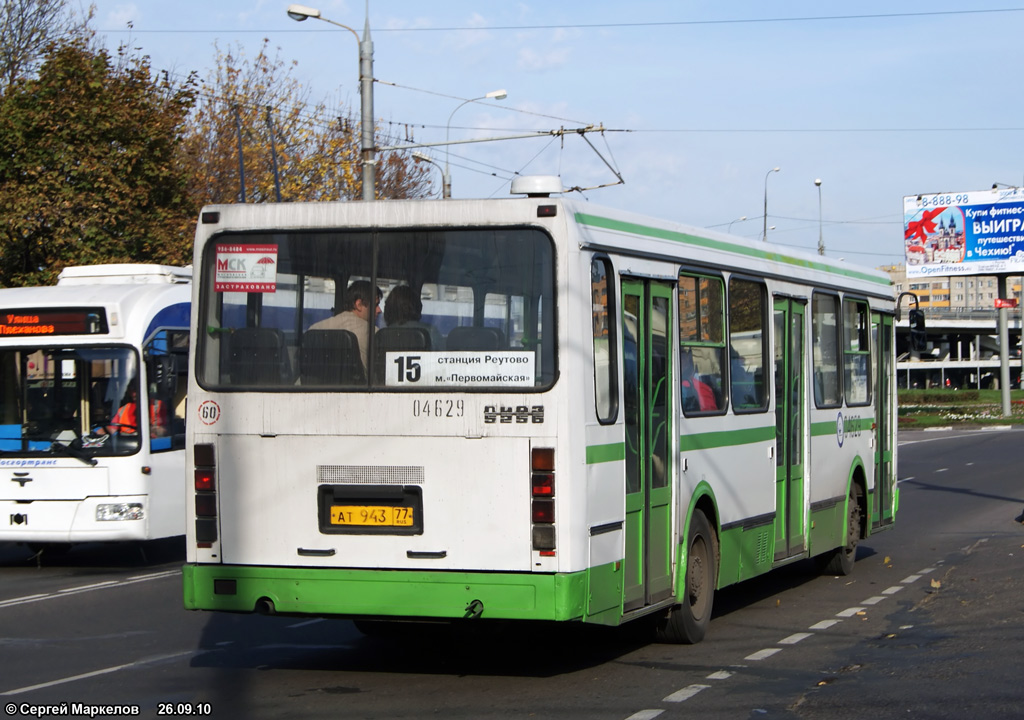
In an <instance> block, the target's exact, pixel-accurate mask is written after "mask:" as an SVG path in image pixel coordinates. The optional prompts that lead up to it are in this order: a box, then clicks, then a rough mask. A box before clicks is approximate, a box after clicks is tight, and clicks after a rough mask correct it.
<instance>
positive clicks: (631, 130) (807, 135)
mask: <svg viewBox="0 0 1024 720" xmlns="http://www.w3.org/2000/svg"><path fill="white" fill-rule="evenodd" d="M83 1H84V0H83ZM92 3H93V4H94V5H95V8H96V14H95V19H94V22H93V27H94V28H95V29H96V30H97V31H98V34H99V36H100V39H101V40H102V41H103V42H104V43H106V44H107V45H108V46H109V47H110V48H112V49H115V48H116V47H117V46H118V45H119V44H121V43H124V42H127V43H130V44H131V45H132V46H135V47H137V48H139V49H140V51H141V52H142V53H143V54H145V55H149V56H150V58H151V60H152V66H153V68H154V69H155V70H169V71H171V72H173V73H176V74H179V75H181V76H184V75H187V74H188V72H190V71H196V72H198V74H199V75H200V76H201V77H209V76H211V75H212V72H211V71H212V68H213V67H214V66H215V57H216V48H217V47H219V48H220V49H221V50H225V49H241V50H243V51H244V52H246V54H247V55H249V56H254V55H255V54H256V53H257V52H258V51H259V49H260V46H261V44H262V43H263V40H264V38H267V39H268V40H269V44H270V47H271V48H272V49H273V50H274V51H279V56H280V58H281V59H282V60H283V61H285V62H287V63H291V62H292V61H294V62H295V63H296V66H295V68H294V70H293V75H294V76H295V77H296V78H298V79H299V80H300V81H301V82H302V83H303V84H304V85H305V87H306V88H307V89H308V90H309V92H310V98H311V99H312V100H327V101H328V102H330V103H333V104H335V105H342V106H344V108H346V109H347V110H348V111H351V112H352V113H353V114H355V115H356V116H358V115H359V111H360V105H359V103H360V95H359V67H358V45H357V42H356V37H355V36H354V35H353V34H352V33H351V32H349V31H348V30H345V29H342V28H338V27H336V26H334V25H332V24H329V23H327V22H323V21H322V20H315V19H309V20H306V21H304V22H302V23H298V22H295V21H293V20H291V19H289V18H288V16H287V14H286V10H287V7H288V4H289V3H288V2H287V1H286V0H272V1H271V0H177V1H176V2H173V3H171V2H165V1H162V0H161V1H158V0H136V2H124V1H123V0H92ZM305 4H306V5H307V6H311V7H316V8H318V9H319V10H320V11H321V13H322V15H323V17H325V18H328V19H330V20H332V21H334V22H337V23H341V24H344V25H347V26H349V27H351V28H353V29H354V30H355V31H356V32H357V33H358V35H359V36H360V37H362V36H363V35H364V26H365V24H366V21H367V18H368V19H369V28H370V35H371V37H372V40H373V50H374V55H373V62H374V68H373V76H374V79H375V83H374V114H375V116H376V117H377V119H378V123H379V126H380V127H381V128H383V129H384V130H386V131H387V132H388V133H389V134H390V135H391V137H392V142H397V143H402V144H405V142H406V139H407V138H411V140H412V142H416V143H423V144H425V145H429V144H430V143H440V142H444V141H445V139H446V137H448V138H450V139H451V140H465V139H471V138H474V139H479V138H499V137H504V136H509V135H517V134H529V133H534V132H536V131H543V132H544V133H547V132H548V131H552V130H558V129H560V128H565V129H567V130H570V129H571V130H576V129H578V128H584V127H588V126H593V127H594V128H598V129H601V128H603V132H599V131H595V132H591V133H588V134H586V135H582V136H581V135H580V134H578V133H568V134H566V135H565V136H564V137H558V136H553V135H549V134H545V135H543V136H541V137H531V138H528V139H505V140H494V141H488V142H479V143H472V144H459V145H450V146H447V148H446V147H444V146H434V147H425V148H423V149H422V151H423V152H425V153H427V154H428V155H430V156H431V157H433V158H434V159H435V161H436V163H437V165H438V167H435V168H432V169H433V170H436V173H435V178H434V179H435V191H436V193H437V194H438V195H439V194H440V189H441V170H440V167H442V166H444V165H445V164H446V163H447V164H448V166H449V167H450V170H451V178H452V195H453V197H456V198H493V197H498V198H500V197H507V196H509V190H510V183H511V179H512V178H513V177H514V176H515V175H517V174H519V175H557V176H559V177H560V178H561V181H562V185H563V187H567V188H570V187H578V188H586V189H584V190H582V191H579V192H577V193H574V194H575V195H578V196H580V197H582V198H583V199H585V200H586V201H587V202H591V203H594V204H596V205H602V206H610V207H615V208H621V209H625V210H630V211H634V212H639V213H642V214H645V215H651V216H655V217H660V218H665V219H668V220H672V221H676V222H680V223H685V224H687V225H692V226H696V227H702V228H703V227H707V228H715V229H717V230H721V231H730V232H732V233H733V234H735V235H739V236H742V237H746V238H749V239H751V240H755V241H756V240H760V239H761V238H762V235H763V233H764V229H765V226H767V236H768V239H769V240H770V241H771V242H773V243H779V244H781V245H785V246H790V247H798V248H803V249H806V250H810V251H812V252H814V251H816V249H817V248H818V243H819V239H820V240H821V241H822V242H823V244H824V247H825V253H826V255H829V256H831V257H836V258H843V259H844V260H845V261H847V262H850V263H856V264H860V265H868V266H871V267H878V266H882V265H888V264H894V263H900V262H902V261H903V256H902V253H903V247H904V244H903V225H902V221H903V215H902V210H903V197H904V196H908V195H918V194H927V193H937V192H961V191H976V190H984V189H988V188H991V187H992V184H993V183H996V182H999V183H1004V184H1008V185H1021V184H1024V143H1022V142H1021V137H1022V134H1024V112H1022V111H1024V93H1022V91H1021V89H1020V82H1019V68H1020V67H1022V63H1021V60H1022V54H1024V43H1022V42H1021V36H1022V35H1024V1H1022V0H1002V2H1000V1H999V0H949V1H947V0H931V1H930V2H920V1H918V0H901V1H900V2H897V3H894V2H891V0H861V1H860V2H858V3H852V4H851V3H843V4H840V3H822V2H820V0H817V1H813V2H812V1H807V2H802V1H796V0H793V1H788V0H778V1H777V2H772V3H765V2H757V1H754V0H733V1H731V2H727V3H726V2H721V0H719V1H718V2H713V1H711V0H688V1H687V2H667V1H666V0H662V1H661V2H656V1H654V0H631V1H630V2H629V3H625V2H621V0H617V1H612V0H589V1H587V2H582V1H578V0H561V1H560V2H551V0H519V1H515V0H511V1H509V2H493V1H492V2H470V1H468V0H444V2H432V3H425V2H422V0H307V2H306V3H305ZM495 90H505V91H506V92H507V94H508V96H507V98H506V99H504V100H500V101H497V100H486V101H474V102H468V103H466V104H462V103H463V102H464V101H467V100H473V99H475V98H480V97H482V96H484V95H486V94H487V93H489V92H492V91H495ZM377 142H378V145H381V144H383V143H382V141H381V140H380V139H378V141H377ZM774 168H779V170H778V172H774ZM620 177H621V180H622V183H621V184H617V183H618V182H619V179H620ZM819 179H820V181H821V183H820V186H818V185H816V184H815V180H819ZM609 184H614V185H612V186H610V187H599V186H604V185H609ZM766 204H767V219H765V205H766Z"/></svg>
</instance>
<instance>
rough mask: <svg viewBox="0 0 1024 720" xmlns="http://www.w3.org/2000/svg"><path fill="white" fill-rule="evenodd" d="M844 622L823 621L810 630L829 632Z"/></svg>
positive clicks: (812, 626)
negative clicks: (831, 628) (834, 626)
mask: <svg viewBox="0 0 1024 720" xmlns="http://www.w3.org/2000/svg"><path fill="white" fill-rule="evenodd" d="M841 622H842V620H822V621H821V622H819V623H814V624H813V625H811V626H810V627H809V628H807V629H808V630H828V629H829V628H830V627H832V626H833V625H838V624H839V623H841Z"/></svg>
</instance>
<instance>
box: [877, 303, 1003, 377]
mask: <svg viewBox="0 0 1024 720" xmlns="http://www.w3.org/2000/svg"><path fill="white" fill-rule="evenodd" d="M922 310H923V311H924V313H925V324H926V327H927V331H928V344H927V348H926V349H925V350H924V351H922V352H920V353H916V352H912V351H911V348H910V327H909V325H908V320H907V312H906V308H904V312H903V317H902V319H901V320H900V321H899V322H898V323H896V356H897V357H896V375H897V383H898V385H899V387H902V388H928V387H955V388H998V387H999V376H1000V372H999V369H1000V362H1001V355H1002V348H1000V347H999V311H998V310H995V309H984V310H982V309H970V310H968V309H948V308H927V307H926V308H922ZM1007 315H1008V319H1007V329H1008V333H1009V343H1008V345H1009V358H1010V360H1009V363H1010V387H1011V388H1017V387H1021V309H1020V308H1015V309H1011V310H1008V311H1007Z"/></svg>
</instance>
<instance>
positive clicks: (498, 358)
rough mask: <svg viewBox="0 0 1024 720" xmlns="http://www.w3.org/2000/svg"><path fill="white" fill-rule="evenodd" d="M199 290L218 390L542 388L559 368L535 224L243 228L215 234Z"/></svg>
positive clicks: (212, 385) (547, 249) (205, 376)
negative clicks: (270, 230) (377, 228)
mask: <svg viewBox="0 0 1024 720" xmlns="http://www.w3.org/2000/svg"><path fill="white" fill-rule="evenodd" d="M200 293H201V300H200V313H202V318H203V319H202V321H201V322H200V327H204V328H205V332H203V333H201V336H200V338H199V340H198V343H197V349H198V366H197V372H198V379H199V382H200V383H201V384H202V385H203V386H204V387H206V388H208V389H225V390H231V389H235V390H254V391H263V390H271V391H293V392H303V391H305V392H309V391H313V392H321V391H334V390H364V391H365V390H367V389H374V390H385V391H403V390H413V391H420V392H422V391H424V390H429V389H444V390H446V391H453V390H456V391H462V390H465V391H473V390H481V389H484V390H488V391H494V390H495V389H508V390H515V391H530V390H536V389H543V388H546V387H548V386H550V385H551V383H552V382H553V381H554V378H555V374H556V372H555V347H554V339H555V337H556V335H555V322H554V317H555V312H554V311H555V308H554V253H553V249H552V243H551V240H550V238H549V237H548V236H547V235H546V234H544V233H543V232H541V231H539V230H536V229H525V228H518V229H517V228H511V229H493V228H488V229H459V230H452V229H424V230H400V231H395V230H388V231H382V232H376V233H375V232H369V231H351V230H338V231H321V232H292V233H251V234H248V233H247V234H241V233H233V234H230V235H224V236H221V237H218V238H214V239H213V240H211V241H210V243H209V244H208V245H207V247H206V249H205V252H204V258H203V273H202V286H201V291H200ZM371 327H374V332H372V333H371V332H370V331H369V330H370V328H371Z"/></svg>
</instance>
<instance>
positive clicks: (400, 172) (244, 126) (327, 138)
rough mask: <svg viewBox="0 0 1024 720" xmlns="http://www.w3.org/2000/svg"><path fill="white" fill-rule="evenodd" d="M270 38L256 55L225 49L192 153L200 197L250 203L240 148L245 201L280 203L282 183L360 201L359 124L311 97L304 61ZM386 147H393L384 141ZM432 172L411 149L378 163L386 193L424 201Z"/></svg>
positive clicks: (321, 196)
mask: <svg viewBox="0 0 1024 720" xmlns="http://www.w3.org/2000/svg"><path fill="white" fill-rule="evenodd" d="M268 44H269V41H268V40H264V41H263V44H262V46H261V47H260V50H259V52H258V53H257V54H256V56H255V57H252V58H250V57H248V56H246V54H245V52H244V51H243V50H242V49H241V48H234V49H229V50H228V51H226V52H222V51H220V50H219V49H218V53H217V67H216V69H215V71H214V73H213V75H212V77H211V78H210V79H209V80H208V81H204V82H202V83H201V85H200V89H199V100H198V102H197V106H196V109H195V111H194V112H193V113H192V115H191V117H190V119H189V129H188V137H187V139H186V146H187V149H188V151H187V153H186V154H185V156H184V157H185V161H186V162H187V163H188V165H189V171H188V172H189V175H190V176H191V177H192V178H193V180H192V182H191V189H192V192H193V193H194V197H195V201H196V202H197V203H198V204H200V205H204V204H210V203H231V202H237V201H239V200H240V199H241V187H242V176H241V172H240V163H239V144H241V149H242V160H243V164H244V169H245V175H244V180H245V201H246V202H273V201H275V200H276V199H277V187H276V186H277V185H279V186H280V192H281V199H282V200H284V201H314V200H358V199H360V198H361V197H362V165H361V160H360V147H359V144H360V141H359V139H360V127H359V122H358V121H357V120H355V119H353V117H352V113H351V112H350V111H349V110H348V109H346V108H341V109H340V110H331V109H329V107H328V105H327V104H326V103H319V104H314V103H311V102H310V101H309V93H308V92H307V91H306V90H305V88H303V87H302V85H301V84H300V83H299V82H298V80H296V79H295V78H294V77H293V75H292V70H293V68H294V66H295V64H294V63H292V64H290V65H289V64H286V63H285V62H284V61H283V60H281V59H280V56H279V55H278V56H272V55H271V54H270V53H269V52H268ZM239 129H240V130H241V133H239ZM239 134H241V143H240V142H239ZM272 139H273V142H272V141H271V140H272ZM377 144H378V145H380V144H387V143H386V142H382V141H381V140H380V139H378V143H377ZM275 156H276V163H277V178H278V179H277V183H275V178H274V160H275ZM428 171H429V169H428V168H426V167H422V166H421V165H419V164H417V163H415V162H414V161H413V160H412V158H411V156H409V155H408V154H407V153H399V152H391V153H386V154H383V155H382V156H381V157H379V158H378V164H377V195H378V197H381V198H413V197H423V196H425V195H427V194H428V193H429V191H430V187H431V184H430V177H429V172H428Z"/></svg>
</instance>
